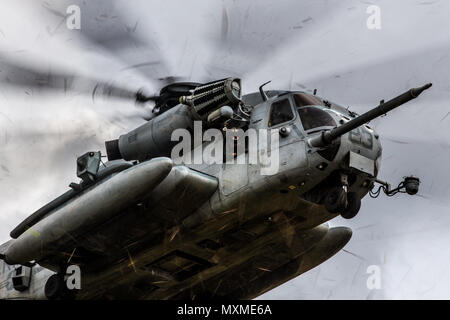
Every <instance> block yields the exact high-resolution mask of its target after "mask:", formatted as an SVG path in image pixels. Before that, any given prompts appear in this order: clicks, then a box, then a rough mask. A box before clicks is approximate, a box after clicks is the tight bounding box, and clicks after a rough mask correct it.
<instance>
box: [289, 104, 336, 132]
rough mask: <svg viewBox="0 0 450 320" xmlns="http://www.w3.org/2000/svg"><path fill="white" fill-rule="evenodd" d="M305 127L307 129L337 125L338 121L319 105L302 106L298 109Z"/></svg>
mask: <svg viewBox="0 0 450 320" xmlns="http://www.w3.org/2000/svg"><path fill="white" fill-rule="evenodd" d="M298 113H299V115H300V119H301V121H302V125H303V129H305V131H308V130H311V129H314V128H319V127H327V126H329V127H335V126H336V121H334V119H333V117H331V115H330V114H329V113H328V112H326V111H323V110H321V109H319V108H317V107H302V108H299V109H298Z"/></svg>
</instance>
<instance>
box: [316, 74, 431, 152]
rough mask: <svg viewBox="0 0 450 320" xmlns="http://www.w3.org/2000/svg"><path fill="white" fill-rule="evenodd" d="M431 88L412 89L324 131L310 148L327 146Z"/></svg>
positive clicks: (428, 86) (429, 85)
mask: <svg viewBox="0 0 450 320" xmlns="http://www.w3.org/2000/svg"><path fill="white" fill-rule="evenodd" d="M431 86H432V84H431V83H428V84H426V85H424V86H423V87H420V88H413V89H410V90H408V91H406V92H405V93H403V94H401V95H399V96H398V97H396V98H394V99H392V100H389V101H388V102H381V103H380V104H379V105H378V107H376V108H373V109H371V110H369V111H367V112H366V113H364V114H362V115H360V116H358V117H356V118H354V119H353V120H350V121H349V122H347V123H345V124H343V125H342V126H339V127H337V128H334V129H332V130H330V131H325V132H323V133H322V135H321V136H318V137H315V138H312V139H311V140H310V144H311V146H314V147H323V146H326V145H328V144H330V143H331V142H332V141H333V140H335V139H336V138H338V137H340V136H342V135H344V134H346V133H347V132H350V131H352V130H354V129H356V128H358V127H359V126H361V125H363V124H365V123H367V122H369V121H371V120H373V119H375V118H378V117H379V116H381V115H383V114H386V113H388V112H389V111H391V110H393V109H395V108H397V107H399V106H401V105H402V104H405V103H407V102H408V101H411V100H413V99H415V98H417V97H418V96H419V95H420V94H421V93H422V92H423V91H425V90H427V89H429V88H430V87H431Z"/></svg>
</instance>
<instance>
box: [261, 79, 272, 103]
mask: <svg viewBox="0 0 450 320" xmlns="http://www.w3.org/2000/svg"><path fill="white" fill-rule="evenodd" d="M271 82H272V81H267V82H266V83H263V84H262V85H261V86H260V87H259V93H261V97H262V99H263V100H264V101H267V100H268V99H269V97H267V95H266V93H265V92H264V90H263V87H264V86H265V85H266V84H269V83H271Z"/></svg>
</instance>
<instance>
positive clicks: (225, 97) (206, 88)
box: [180, 78, 241, 118]
mask: <svg viewBox="0 0 450 320" xmlns="http://www.w3.org/2000/svg"><path fill="white" fill-rule="evenodd" d="M240 101H241V80H240V79H237V78H227V79H223V80H219V81H214V82H210V83H206V84H203V85H201V86H198V87H196V88H195V89H194V90H193V91H192V95H190V96H183V97H181V98H180V102H181V103H183V104H187V105H190V106H191V107H193V108H194V110H195V111H196V112H197V114H198V115H199V116H200V117H201V118H205V117H206V116H207V115H208V114H209V113H211V112H213V111H214V110H217V109H219V108H220V107H222V106H230V107H234V106H236V105H237V104H238V103H239V102H240Z"/></svg>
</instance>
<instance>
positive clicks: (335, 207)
mask: <svg viewBox="0 0 450 320" xmlns="http://www.w3.org/2000/svg"><path fill="white" fill-rule="evenodd" d="M346 202H347V196H346V192H345V190H344V189H343V188H342V187H334V188H332V189H330V191H328V193H327V195H326V197H325V208H326V209H327V211H328V212H329V213H339V212H342V211H343V210H344V209H345V205H346Z"/></svg>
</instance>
